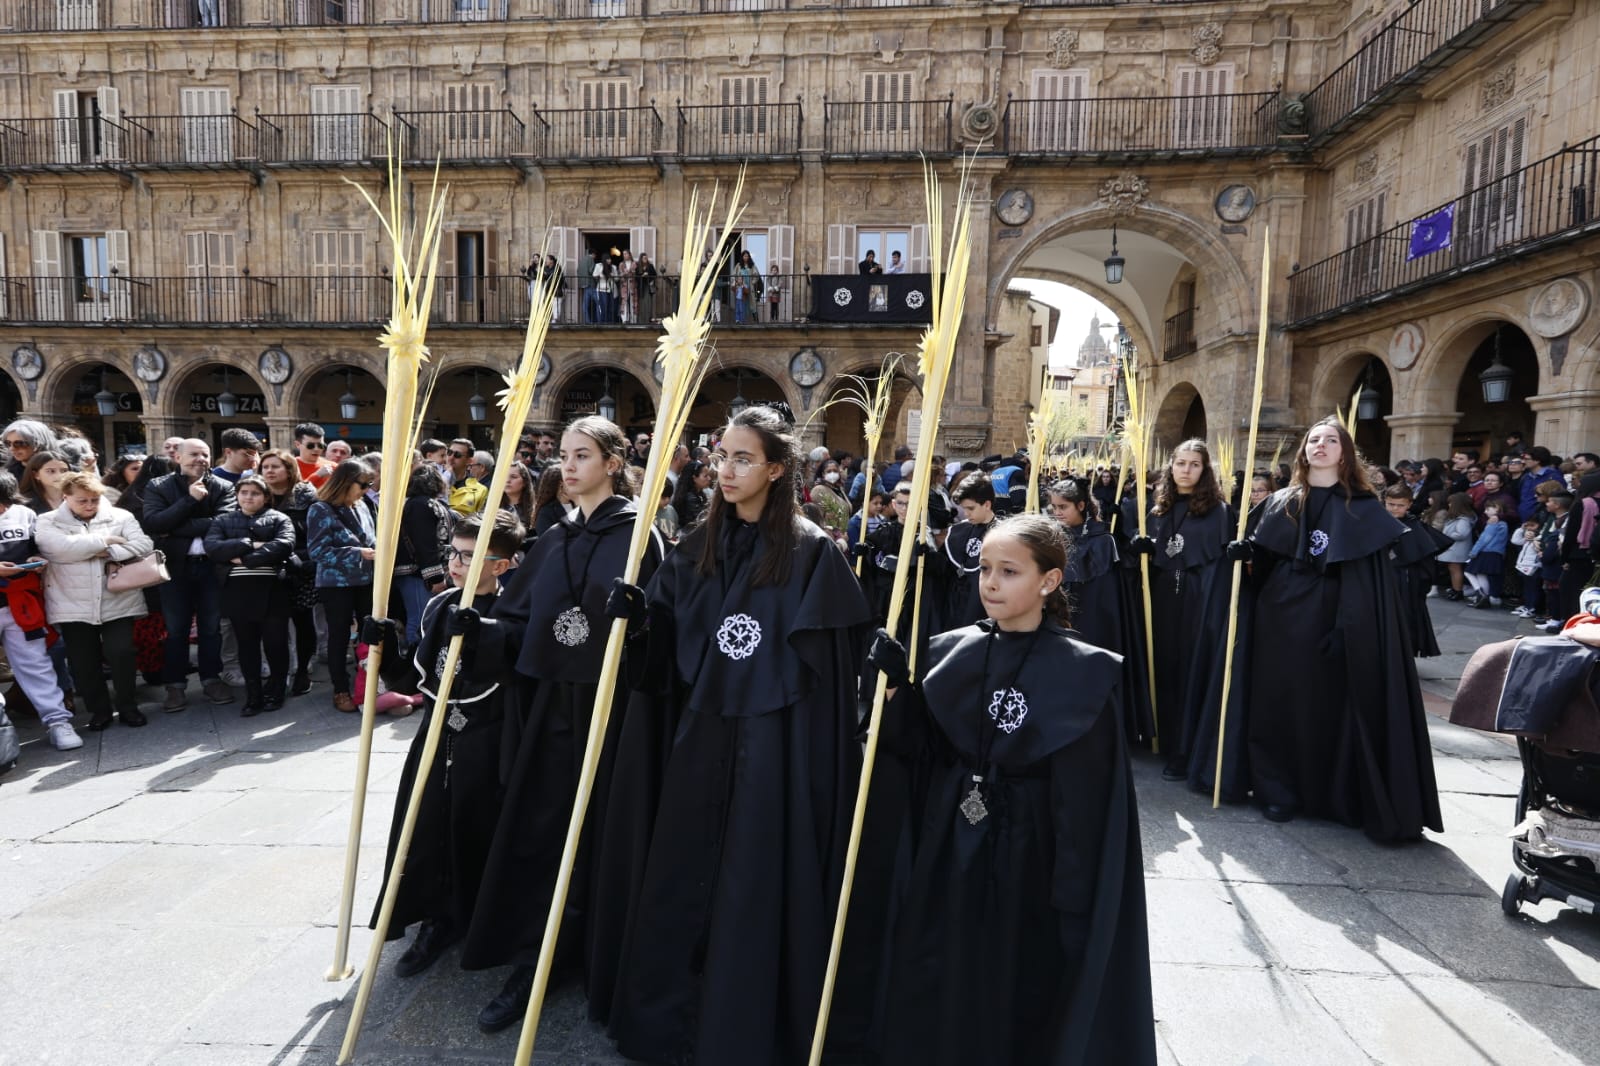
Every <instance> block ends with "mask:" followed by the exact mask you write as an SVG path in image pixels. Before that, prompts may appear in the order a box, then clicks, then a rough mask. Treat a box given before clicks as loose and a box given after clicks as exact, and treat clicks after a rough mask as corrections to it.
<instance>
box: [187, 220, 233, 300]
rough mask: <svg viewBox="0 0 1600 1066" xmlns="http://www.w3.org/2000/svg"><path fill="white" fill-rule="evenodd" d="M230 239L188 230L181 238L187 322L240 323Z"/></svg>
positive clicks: (218, 234) (220, 234) (224, 234)
mask: <svg viewBox="0 0 1600 1066" xmlns="http://www.w3.org/2000/svg"><path fill="white" fill-rule="evenodd" d="M235 247H236V245H235V240H234V235H233V234H231V233H215V232H211V231H207V230H191V231H189V232H188V233H185V234H184V235H183V251H184V260H183V294H184V303H185V305H186V308H185V309H186V311H187V314H188V321H190V322H242V321H244V320H245V318H246V317H247V316H246V315H245V313H244V308H243V307H241V306H240V288H239V284H240V283H239V264H238V259H237V258H236V252H235Z"/></svg>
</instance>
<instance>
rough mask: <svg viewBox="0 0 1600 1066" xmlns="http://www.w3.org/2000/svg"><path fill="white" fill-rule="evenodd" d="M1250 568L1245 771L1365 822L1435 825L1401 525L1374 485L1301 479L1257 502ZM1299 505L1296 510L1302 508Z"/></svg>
mask: <svg viewBox="0 0 1600 1066" xmlns="http://www.w3.org/2000/svg"><path fill="white" fill-rule="evenodd" d="M1261 506H1262V508H1263V513H1262V517H1261V522H1260V524H1259V525H1258V526H1257V527H1256V531H1255V536H1254V538H1253V540H1254V543H1255V554H1254V559H1253V563H1252V570H1253V576H1254V584H1255V633H1254V639H1253V640H1252V642H1251V656H1250V675H1251V676H1250V682H1249V684H1250V722H1249V729H1248V734H1249V746H1250V773H1251V779H1252V782H1253V786H1254V790H1255V798H1256V801H1257V802H1258V803H1262V804H1276V805H1279V806H1284V807H1288V808H1291V809H1294V810H1298V811H1301V812H1304V813H1306V814H1310V815H1316V816H1320V817H1325V818H1332V819H1334V820H1336V821H1340V822H1344V823H1346V824H1348V825H1355V826H1360V827H1362V828H1363V829H1364V830H1365V831H1366V833H1367V835H1368V836H1370V837H1372V838H1373V839H1375V840H1383V841H1395V840H1414V839H1416V838H1418V837H1420V836H1421V835H1422V830H1423V828H1424V827H1426V828H1430V829H1433V830H1435V831H1439V830H1440V829H1441V828H1442V822H1441V820H1440V816H1439V794H1438V789H1437V786H1436V785H1435V783H1434V774H1433V752H1432V748H1431V747H1430V746H1429V743H1428V727H1427V725H1426V719H1425V717H1424V711H1423V707H1422V693H1421V690H1420V689H1419V687H1418V683H1417V670H1416V664H1415V663H1414V662H1413V660H1412V656H1411V636H1410V634H1409V633H1408V632H1407V629H1406V624H1405V620H1404V617H1403V607H1402V604H1401V602H1400V596H1399V593H1398V591H1397V589H1396V587H1395V582H1394V571H1393V569H1392V568H1391V566H1390V565H1389V559H1388V549H1389V546H1390V545H1391V544H1393V543H1394V542H1395V541H1396V540H1397V539H1398V538H1400V537H1402V536H1403V535H1405V527H1404V526H1402V525H1401V524H1400V523H1399V522H1397V521H1396V520H1395V519H1394V518H1392V517H1391V516H1390V515H1389V513H1388V512H1387V511H1386V510H1384V507H1383V505H1382V504H1380V503H1379V502H1378V501H1377V500H1376V499H1375V498H1374V497H1373V496H1371V495H1370V494H1368V493H1358V494H1356V495H1355V496H1354V497H1352V498H1350V499H1349V500H1346V499H1345V496H1344V491H1343V490H1342V489H1339V488H1312V489H1310V490H1309V492H1308V493H1307V498H1306V500H1305V503H1304V506H1303V510H1302V508H1301V507H1300V504H1299V501H1298V498H1297V490H1296V489H1293V488H1289V489H1281V490H1279V491H1278V492H1276V493H1274V494H1273V495H1272V496H1271V497H1270V498H1269V499H1268V500H1267V501H1266V502H1264V503H1263V504H1262V505H1261ZM1297 511H1299V512H1301V513H1296V512H1297Z"/></svg>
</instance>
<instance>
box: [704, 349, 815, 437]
mask: <svg viewBox="0 0 1600 1066" xmlns="http://www.w3.org/2000/svg"><path fill="white" fill-rule="evenodd" d="M740 398H743V400H744V401H745V402H746V403H762V402H765V401H771V400H782V401H784V402H785V403H787V404H789V406H790V408H791V409H792V408H793V407H794V400H793V399H792V398H791V397H790V396H789V395H788V393H787V392H786V391H785V389H784V387H783V384H782V383H781V382H779V381H778V380H777V379H775V378H773V377H772V376H771V375H769V374H768V373H767V372H766V371H764V370H761V369H760V368H758V367H755V366H751V365H749V364H747V363H724V364H723V365H721V366H719V367H717V368H716V369H714V370H712V371H711V372H710V373H709V374H707V375H706V377H705V380H704V381H702V382H701V384H700V392H699V394H698V395H696V396H695V403H694V406H693V407H692V408H690V410H689V421H688V423H687V427H686V429H685V432H686V433H687V434H688V435H689V436H690V438H691V439H692V438H694V437H697V436H698V435H700V434H706V435H711V434H715V433H716V432H717V430H719V429H721V428H722V427H723V426H724V425H726V424H727V421H728V418H729V417H730V415H731V414H732V411H733V408H734V407H736V406H738V401H739V399H740Z"/></svg>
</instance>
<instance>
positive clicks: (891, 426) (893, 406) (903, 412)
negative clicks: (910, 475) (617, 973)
mask: <svg viewBox="0 0 1600 1066" xmlns="http://www.w3.org/2000/svg"><path fill="white" fill-rule="evenodd" d="M882 369H883V364H882V363H866V364H861V365H858V366H854V367H851V368H849V369H846V370H844V371H842V372H841V373H839V374H837V375H835V376H834V377H833V378H832V379H831V380H830V381H829V382H828V383H827V391H826V392H824V393H823V396H824V397H825V401H824V402H825V403H826V404H827V405H828V406H827V408H826V410H825V411H824V412H823V414H822V415H821V416H820V417H818V418H816V419H815V420H814V424H816V425H820V428H821V431H822V432H821V443H822V444H825V445H827V447H828V449H829V450H830V451H833V452H840V451H845V452H849V453H850V454H851V455H857V456H859V455H864V454H866V448H867V438H866V428H865V419H866V413H865V412H864V411H863V410H862V409H861V408H860V407H859V406H858V405H857V404H855V403H853V402H850V401H848V400H842V399H839V397H841V396H842V395H845V394H846V392H847V390H848V393H850V394H854V395H856V396H857V397H858V398H860V397H862V396H863V389H864V390H865V392H864V395H865V396H866V397H870V396H871V395H872V393H873V391H875V389H876V385H877V381H878V375H879V372H880V371H881V370H882ZM853 378H855V379H860V380H852V379H853ZM921 395H922V385H921V383H919V382H918V381H917V380H916V379H915V378H913V377H912V376H911V375H910V373H908V372H907V371H906V370H905V369H903V364H902V369H900V370H897V371H896V372H895V375H894V382H893V383H892V384H891V385H890V393H889V397H890V399H889V409H888V411H887V412H886V415H885V420H884V421H885V425H886V427H887V428H886V429H885V430H884V431H883V440H882V441H881V442H880V447H881V448H882V449H884V450H886V451H888V450H890V449H892V448H893V447H894V445H895V444H898V443H914V442H912V441H909V440H907V439H906V438H907V431H906V421H907V415H908V412H909V409H910V408H912V407H915V406H918V405H919V404H920V403H921V399H920V397H921ZM835 400H838V402H834V401H835ZM877 458H879V459H882V458H887V456H886V455H879V456H877Z"/></svg>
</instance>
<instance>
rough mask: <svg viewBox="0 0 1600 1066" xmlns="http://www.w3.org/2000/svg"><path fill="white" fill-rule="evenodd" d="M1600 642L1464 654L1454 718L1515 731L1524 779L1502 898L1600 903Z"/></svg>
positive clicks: (1542, 641) (1531, 641)
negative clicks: (1509, 870) (1598, 646)
mask: <svg viewBox="0 0 1600 1066" xmlns="http://www.w3.org/2000/svg"><path fill="white" fill-rule="evenodd" d="M1597 663H1600V651H1596V650H1595V649H1594V648H1590V647H1586V646H1585V645H1582V644H1579V643H1577V642H1576V641H1573V640H1571V639H1569V638H1567V637H1560V636H1557V637H1528V638H1518V639H1516V640H1508V641H1503V642H1501V643H1498V644H1487V645H1484V646H1483V647H1481V648H1479V649H1478V651H1477V652H1476V653H1475V654H1474V655H1473V656H1472V659H1471V661H1470V662H1468V664H1467V668H1466V670H1465V671H1464V672H1463V674H1462V677H1461V684H1460V686H1459V687H1458V689H1457V691H1456V698H1455V702H1454V704H1453V705H1452V706H1451V708H1450V721H1452V722H1454V723H1455V724H1457V725H1464V726H1467V727H1469V728H1472V729H1481V730H1484V731H1486V732H1494V733H1508V734H1512V735H1514V736H1516V738H1517V752H1518V755H1519V756H1520V758H1521V761H1522V787H1521V790H1520V792H1519V793H1518V796H1517V815H1516V827H1515V828H1514V829H1513V830H1512V833H1511V836H1512V847H1511V861H1512V863H1513V864H1515V866H1516V870H1515V871H1513V872H1512V873H1511V874H1510V876H1509V877H1508V878H1507V879H1506V885H1505V889H1504V890H1503V891H1502V892H1501V893H1500V907H1501V909H1502V910H1504V911H1505V912H1506V914H1508V915H1513V916H1514V915H1516V914H1517V913H1518V912H1519V910H1520V909H1521V907H1522V904H1523V903H1538V902H1540V901H1541V900H1546V899H1555V900H1560V901H1562V902H1563V903H1566V904H1567V905H1568V906H1570V907H1572V908H1573V909H1574V910H1577V911H1581V912H1582V913H1585V914H1593V913H1594V912H1595V909H1596V906H1597V905H1600V704H1597V696H1600V670H1596V669H1595V666H1596V664H1597Z"/></svg>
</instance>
